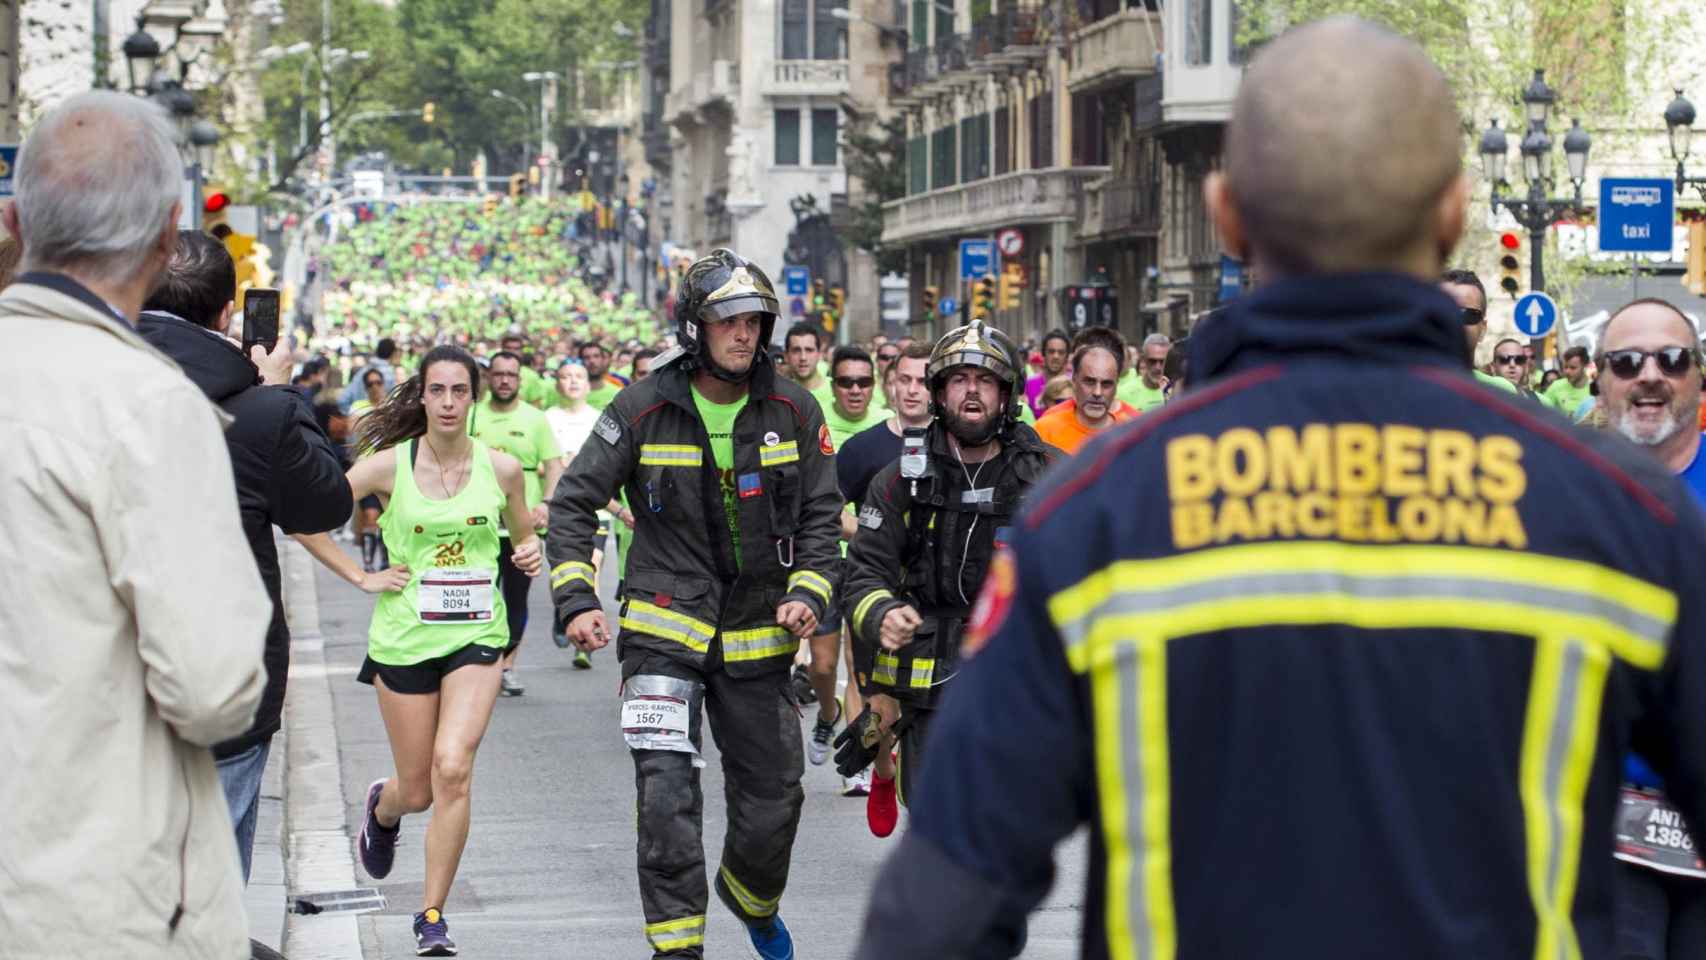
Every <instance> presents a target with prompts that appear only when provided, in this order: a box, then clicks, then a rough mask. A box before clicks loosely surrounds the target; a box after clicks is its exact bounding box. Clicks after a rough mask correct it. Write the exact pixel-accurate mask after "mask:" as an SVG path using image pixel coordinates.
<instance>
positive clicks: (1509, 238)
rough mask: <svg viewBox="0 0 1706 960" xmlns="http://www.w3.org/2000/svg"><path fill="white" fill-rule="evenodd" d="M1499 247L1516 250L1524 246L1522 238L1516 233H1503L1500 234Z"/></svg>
mask: <svg viewBox="0 0 1706 960" xmlns="http://www.w3.org/2000/svg"><path fill="white" fill-rule="evenodd" d="M1499 246H1501V247H1504V248H1505V249H1506V250H1515V249H1516V248H1518V247H1520V246H1522V238H1521V237H1519V236H1517V235H1516V234H1514V233H1501V234H1499Z"/></svg>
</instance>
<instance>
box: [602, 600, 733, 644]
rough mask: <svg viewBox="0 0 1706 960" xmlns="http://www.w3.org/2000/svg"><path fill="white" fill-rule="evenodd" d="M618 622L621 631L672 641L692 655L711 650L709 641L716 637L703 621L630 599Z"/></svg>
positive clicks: (708, 625)
mask: <svg viewBox="0 0 1706 960" xmlns="http://www.w3.org/2000/svg"><path fill="white" fill-rule="evenodd" d="M620 622H621V624H622V626H623V627H624V628H625V629H629V630H637V631H639V632H640V633H648V634H651V635H652V636H654V637H662V638H663V639H665V640H674V641H675V642H676V643H679V644H681V645H682V646H684V647H687V648H688V649H689V650H692V651H693V652H695V653H704V652H706V651H707V650H709V649H711V638H712V637H713V636H715V635H716V633H717V630H716V628H715V627H713V626H712V625H711V624H708V623H706V622H705V621H703V620H695V619H693V618H692V617H689V616H684V615H682V614H679V613H676V612H675V611H673V610H665V609H664V608H662V607H660V606H658V605H657V604H654V603H647V602H646V601H644V600H634V599H630V600H629V601H628V606H627V609H626V610H624V611H623V613H622V618H621V621H620Z"/></svg>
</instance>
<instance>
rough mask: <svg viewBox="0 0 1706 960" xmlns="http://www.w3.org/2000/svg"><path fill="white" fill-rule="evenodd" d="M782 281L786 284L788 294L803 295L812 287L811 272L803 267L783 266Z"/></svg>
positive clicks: (791, 295)
mask: <svg viewBox="0 0 1706 960" xmlns="http://www.w3.org/2000/svg"><path fill="white" fill-rule="evenodd" d="M782 282H783V283H784V284H786V285H787V288H788V296H790V297H803V296H805V295H806V293H807V292H808V291H810V290H811V288H812V272H811V271H810V270H807V269H806V268H805V267H783V268H782Z"/></svg>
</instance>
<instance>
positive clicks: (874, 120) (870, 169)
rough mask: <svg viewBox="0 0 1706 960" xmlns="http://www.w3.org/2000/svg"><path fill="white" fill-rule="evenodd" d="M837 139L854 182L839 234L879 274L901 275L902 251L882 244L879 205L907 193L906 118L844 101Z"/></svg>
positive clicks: (903, 256)
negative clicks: (853, 197)
mask: <svg viewBox="0 0 1706 960" xmlns="http://www.w3.org/2000/svg"><path fill="white" fill-rule="evenodd" d="M841 109H842V112H843V113H845V114H846V115H847V124H846V126H845V127H844V128H843V134H842V139H841V146H842V157H843V161H844V162H845V163H846V165H847V175H848V177H850V178H852V179H854V180H856V181H858V183H859V187H860V193H859V197H860V200H859V202H858V203H854V204H851V205H850V206H849V207H848V211H847V224H846V225H845V226H844V227H843V228H842V230H841V233H842V236H844V237H845V238H846V239H847V241H848V242H849V243H851V244H853V245H854V246H855V247H858V248H859V249H861V250H864V251H865V252H867V253H869V254H871V255H872V256H874V257H875V258H876V260H877V271H878V272H879V273H905V272H906V269H907V264H906V249H905V248H904V247H898V246H897V247H892V248H891V247H884V246H883V204H884V203H886V202H888V201H890V200H899V199H900V198H901V197H904V196H906V119H905V118H904V117H901V116H899V115H896V116H891V117H884V116H882V115H881V114H879V113H877V112H875V111H865V112H860V111H858V110H856V109H855V108H854V107H852V106H851V105H849V104H847V103H843V104H842V106H841Z"/></svg>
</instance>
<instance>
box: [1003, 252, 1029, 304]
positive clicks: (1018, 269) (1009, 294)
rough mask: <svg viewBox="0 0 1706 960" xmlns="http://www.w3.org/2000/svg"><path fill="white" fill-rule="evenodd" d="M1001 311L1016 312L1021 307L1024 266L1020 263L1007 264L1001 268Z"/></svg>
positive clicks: (1023, 287) (1023, 290) (1023, 288)
mask: <svg viewBox="0 0 1706 960" xmlns="http://www.w3.org/2000/svg"><path fill="white" fill-rule="evenodd" d="M1000 287H1001V289H1000V293H1001V309H1003V310H1017V309H1018V308H1019V307H1021V306H1023V300H1022V299H1021V298H1022V297H1023V295H1024V292H1025V266H1024V264H1020V263H1009V264H1007V265H1006V266H1004V267H1002V268H1001V284H1000Z"/></svg>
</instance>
